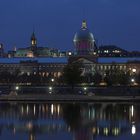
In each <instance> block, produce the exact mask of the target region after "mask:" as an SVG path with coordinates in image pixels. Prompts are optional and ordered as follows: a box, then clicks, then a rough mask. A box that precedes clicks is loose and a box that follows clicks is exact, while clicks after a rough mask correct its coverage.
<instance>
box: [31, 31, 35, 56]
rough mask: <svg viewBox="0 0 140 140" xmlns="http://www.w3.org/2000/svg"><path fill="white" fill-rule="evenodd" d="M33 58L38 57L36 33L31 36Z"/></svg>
mask: <svg viewBox="0 0 140 140" xmlns="http://www.w3.org/2000/svg"><path fill="white" fill-rule="evenodd" d="M30 53H32V55H33V57H34V56H37V39H36V37H35V33H34V32H33V33H32V36H31V52H30Z"/></svg>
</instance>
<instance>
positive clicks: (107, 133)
mask: <svg viewBox="0 0 140 140" xmlns="http://www.w3.org/2000/svg"><path fill="white" fill-rule="evenodd" d="M139 139H140V104H138V103H134V104H133V103H47V102H46V103H16V102H9V103H5V102H1V103H0V140H139Z"/></svg>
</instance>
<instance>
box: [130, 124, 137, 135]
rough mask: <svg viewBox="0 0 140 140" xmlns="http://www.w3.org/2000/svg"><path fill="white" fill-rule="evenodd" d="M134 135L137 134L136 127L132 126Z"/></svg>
mask: <svg viewBox="0 0 140 140" xmlns="http://www.w3.org/2000/svg"><path fill="white" fill-rule="evenodd" d="M131 132H132V135H135V134H136V126H135V125H132V129H131Z"/></svg>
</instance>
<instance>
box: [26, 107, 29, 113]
mask: <svg viewBox="0 0 140 140" xmlns="http://www.w3.org/2000/svg"><path fill="white" fill-rule="evenodd" d="M26 112H27V114H28V113H29V106H28V105H27V108H26Z"/></svg>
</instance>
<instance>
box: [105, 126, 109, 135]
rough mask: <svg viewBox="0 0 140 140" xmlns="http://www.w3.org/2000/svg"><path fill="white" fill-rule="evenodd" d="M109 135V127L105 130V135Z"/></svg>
mask: <svg viewBox="0 0 140 140" xmlns="http://www.w3.org/2000/svg"><path fill="white" fill-rule="evenodd" d="M108 133H109V130H108V128H107V127H106V128H104V134H105V135H106V136H107V135H108Z"/></svg>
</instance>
